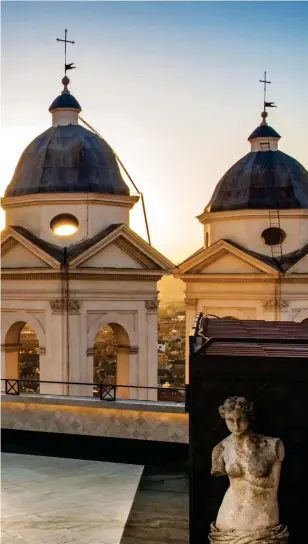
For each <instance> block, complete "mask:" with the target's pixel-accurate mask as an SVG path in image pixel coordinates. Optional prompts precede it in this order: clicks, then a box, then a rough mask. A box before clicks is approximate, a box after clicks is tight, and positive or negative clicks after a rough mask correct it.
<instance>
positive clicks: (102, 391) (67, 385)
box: [1, 378, 186, 403]
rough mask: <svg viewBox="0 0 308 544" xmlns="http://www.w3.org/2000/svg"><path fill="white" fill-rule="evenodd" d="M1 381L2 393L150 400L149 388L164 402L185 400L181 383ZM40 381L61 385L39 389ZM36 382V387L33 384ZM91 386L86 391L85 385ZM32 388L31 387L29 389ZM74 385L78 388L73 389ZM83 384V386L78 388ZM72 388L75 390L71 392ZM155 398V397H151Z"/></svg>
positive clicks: (41, 381)
mask: <svg viewBox="0 0 308 544" xmlns="http://www.w3.org/2000/svg"><path fill="white" fill-rule="evenodd" d="M1 382H2V383H4V384H5V393H6V394H7V395H22V394H33V395H37V394H38V395H42V394H50V395H52V396H59V397H62V396H75V397H86V398H87V397H89V398H94V399H97V400H106V401H110V402H113V401H116V400H119V399H121V400H136V401H151V402H153V400H152V399H150V398H148V396H149V395H148V392H149V391H156V392H157V400H158V401H164V402H177V403H185V397H186V389H185V387H172V385H171V386H170V387H168V388H166V387H151V386H140V385H120V384H104V383H93V382H62V381H49V380H35V379H26V378H21V379H17V378H16V379H15V378H1ZM41 385H46V386H48V385H49V386H62V390H61V392H58V391H56V392H55V390H54V391H52V388H51V387H46V388H45V389H46V390H45V391H43V392H41V391H40V392H39V391H37V390H36V391H35V390H34V389H35V388H36V389H39V390H41ZM34 386H36V387H34ZM87 387H88V388H91V389H90V391H89V392H87V394H85V392H86V388H87ZM31 388H32V389H31ZM76 388H78V389H77V390H76ZM80 388H84V389H82V390H81V389H80ZM74 391H75V393H74ZM123 391H126V394H124V395H123V394H120V392H121V393H122V392H123ZM142 391H145V392H146V393H147V394H146V395H145V396H146V397H147V398H144V399H143V398H141V397H142V396H143V395H142V394H141V393H142ZM136 393H138V395H136V397H134V396H133V395H135V394H136ZM155 400H156V399H155Z"/></svg>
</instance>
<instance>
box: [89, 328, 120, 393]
mask: <svg viewBox="0 0 308 544" xmlns="http://www.w3.org/2000/svg"><path fill="white" fill-rule="evenodd" d="M116 365H117V342H116V337H115V334H114V332H113V330H112V328H111V327H110V326H109V325H105V326H104V327H102V328H101V329H99V331H98V332H97V334H96V336H95V340H94V361H93V381H94V382H95V383H103V384H105V385H107V384H111V385H114V384H115V383H116Z"/></svg>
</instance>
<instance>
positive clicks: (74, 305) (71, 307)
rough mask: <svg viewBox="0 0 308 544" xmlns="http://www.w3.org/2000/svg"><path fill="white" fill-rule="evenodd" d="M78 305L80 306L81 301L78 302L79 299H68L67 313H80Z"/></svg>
mask: <svg viewBox="0 0 308 544" xmlns="http://www.w3.org/2000/svg"><path fill="white" fill-rule="evenodd" d="M80 307H81V303H80V302H79V300H68V301H67V309H68V313H69V314H71V315H78V314H80Z"/></svg>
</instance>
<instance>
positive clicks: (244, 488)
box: [209, 397, 288, 544]
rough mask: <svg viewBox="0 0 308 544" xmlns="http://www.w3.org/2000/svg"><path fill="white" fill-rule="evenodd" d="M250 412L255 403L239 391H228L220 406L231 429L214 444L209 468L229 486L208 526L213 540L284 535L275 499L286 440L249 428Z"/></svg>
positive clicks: (280, 538)
mask: <svg viewBox="0 0 308 544" xmlns="http://www.w3.org/2000/svg"><path fill="white" fill-rule="evenodd" d="M253 412H254V406H253V403H251V402H249V401H247V400H246V399H244V398H243V397H230V398H229V399H227V400H226V401H225V403H224V405H223V406H221V407H220V414H221V416H222V417H223V418H224V419H225V421H226V425H227V427H228V429H229V431H230V432H231V434H230V435H229V436H228V437H227V438H225V439H224V440H222V442H220V443H219V444H218V445H217V446H216V447H215V448H214V450H213V455H212V474H213V475H214V476H221V475H227V476H228V477H229V481H230V487H229V489H228V490H227V492H226V494H225V496H224V499H223V501H222V504H221V506H220V509H219V512H218V515H217V519H216V523H215V524H212V526H211V533H210V535H209V539H210V541H211V542H213V543H214V544H215V543H216V542H226V543H227V542H230V543H233V542H234V543H236V542H241V543H243V544H246V543H247V544H248V543H250V542H251V543H254V542H264V543H266V542H271V543H272V542H281V543H282V542H283V543H285V542H287V541H288V532H287V528H286V527H285V526H282V525H279V508H278V501H277V491H278V486H279V479H280V470H281V463H282V461H283V459H284V446H283V443H282V441H281V440H280V439H279V438H270V437H267V436H263V435H260V434H254V433H252V432H251V431H250V429H249V423H250V419H251V417H252V416H253ZM259 537H260V538H261V540H259ZM238 538H240V540H238Z"/></svg>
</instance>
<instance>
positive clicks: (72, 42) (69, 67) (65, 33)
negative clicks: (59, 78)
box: [56, 29, 76, 75]
mask: <svg viewBox="0 0 308 544" xmlns="http://www.w3.org/2000/svg"><path fill="white" fill-rule="evenodd" d="M66 36H67V29H65V30H64V40H62V39H61V38H56V39H57V42H64V70H65V75H66V72H67V70H74V68H76V66H73V64H74V62H71V63H70V64H66V44H67V43H71V44H72V45H74V43H75V42H74V41H71V40H67V39H66Z"/></svg>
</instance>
